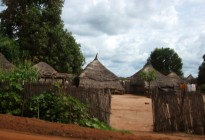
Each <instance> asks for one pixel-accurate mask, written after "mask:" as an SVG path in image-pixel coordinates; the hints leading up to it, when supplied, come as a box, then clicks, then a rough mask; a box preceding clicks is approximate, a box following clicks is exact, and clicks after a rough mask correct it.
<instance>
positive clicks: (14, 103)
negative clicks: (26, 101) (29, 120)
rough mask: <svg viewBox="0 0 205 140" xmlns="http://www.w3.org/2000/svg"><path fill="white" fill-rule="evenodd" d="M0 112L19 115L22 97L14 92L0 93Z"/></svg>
mask: <svg viewBox="0 0 205 140" xmlns="http://www.w3.org/2000/svg"><path fill="white" fill-rule="evenodd" d="M0 101H1V102H0V113H1V114H11V115H20V114H21V106H22V103H23V101H22V97H21V96H20V95H19V94H17V93H15V92H1V93H0Z"/></svg>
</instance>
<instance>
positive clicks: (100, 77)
mask: <svg viewBox="0 0 205 140" xmlns="http://www.w3.org/2000/svg"><path fill="white" fill-rule="evenodd" d="M79 87H85V88H101V89H110V90H111V93H123V92H124V88H123V87H122V85H121V83H120V81H119V79H118V77H117V76H116V75H115V74H113V73H112V72H111V71H109V70H108V69H107V68H106V67H105V66H104V65H103V64H101V62H100V61H99V60H98V58H97V55H96V57H95V59H94V60H93V61H92V62H90V63H89V64H88V65H87V66H86V68H85V69H84V71H83V72H82V73H81V74H80V76H79Z"/></svg>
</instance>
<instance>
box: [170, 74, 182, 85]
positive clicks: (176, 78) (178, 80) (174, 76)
mask: <svg viewBox="0 0 205 140" xmlns="http://www.w3.org/2000/svg"><path fill="white" fill-rule="evenodd" d="M167 77H169V78H170V80H171V81H172V82H173V83H175V84H176V85H179V84H180V83H182V82H183V80H182V79H181V78H180V77H179V76H178V75H177V74H176V73H175V72H171V73H170V74H168V75H167Z"/></svg>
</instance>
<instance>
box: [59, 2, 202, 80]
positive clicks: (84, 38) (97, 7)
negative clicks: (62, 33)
mask: <svg viewBox="0 0 205 140" xmlns="http://www.w3.org/2000/svg"><path fill="white" fill-rule="evenodd" d="M62 19H63V20H64V23H65V28H67V29H68V30H69V31H71V32H72V33H73V35H74V36H75V38H76V40H77V42H78V43H80V44H81V49H82V52H83V54H84V56H85V58H86V64H85V65H87V64H88V63H90V62H91V61H92V60H93V59H94V57H95V54H96V53H98V58H99V60H100V61H101V62H102V64H103V65H105V66H106V67H107V68H108V69H109V70H111V71H112V72H113V73H115V74H116V75H118V76H123V77H128V76H131V75H133V74H134V73H135V72H137V71H138V70H140V69H141V68H142V67H143V66H144V64H145V63H146V60H147V58H148V57H149V56H150V53H151V51H153V50H154V49H155V48H161V47H169V48H172V49H174V50H175V52H176V53H177V54H178V55H179V57H180V58H181V59H182V62H183V72H184V75H185V76H188V75H189V74H192V75H193V76H195V77H196V76H197V75H198V67H199V66H200V65H201V63H202V61H203V59H202V56H203V55H204V54H205V0H86V1H85V0H66V1H65V4H64V8H63V13H62Z"/></svg>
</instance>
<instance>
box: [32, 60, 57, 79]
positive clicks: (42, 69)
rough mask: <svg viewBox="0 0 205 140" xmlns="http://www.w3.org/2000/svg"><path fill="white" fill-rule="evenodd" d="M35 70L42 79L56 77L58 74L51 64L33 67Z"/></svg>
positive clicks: (42, 63) (43, 63)
mask: <svg viewBox="0 0 205 140" xmlns="http://www.w3.org/2000/svg"><path fill="white" fill-rule="evenodd" d="M32 67H33V68H36V69H37V70H38V71H39V73H40V75H41V77H44V78H46V77H56V76H57V74H58V72H57V71H56V70H55V69H54V68H53V67H51V66H50V65H49V64H47V63H45V62H39V63H38V64H36V65H34V66H32Z"/></svg>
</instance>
